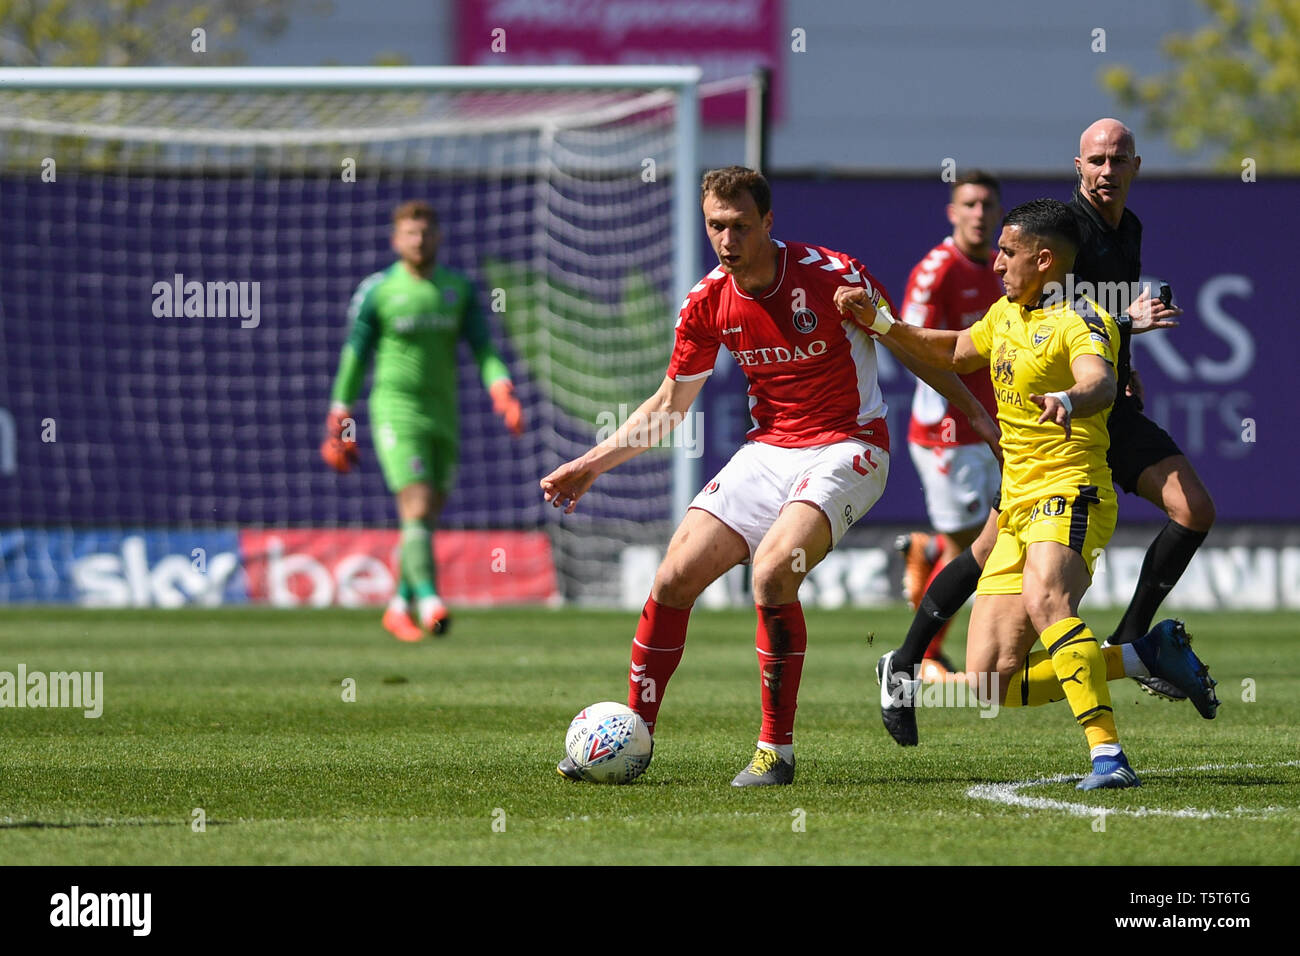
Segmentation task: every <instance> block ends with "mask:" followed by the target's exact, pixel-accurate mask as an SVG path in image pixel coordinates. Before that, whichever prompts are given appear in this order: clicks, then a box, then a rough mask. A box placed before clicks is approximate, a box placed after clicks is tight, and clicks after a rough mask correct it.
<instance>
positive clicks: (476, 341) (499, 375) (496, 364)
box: [460, 282, 510, 388]
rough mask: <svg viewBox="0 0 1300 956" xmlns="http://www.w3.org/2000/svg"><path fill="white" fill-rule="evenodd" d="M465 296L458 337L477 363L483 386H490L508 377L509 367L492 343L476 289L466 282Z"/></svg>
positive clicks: (463, 292) (463, 291)
mask: <svg viewBox="0 0 1300 956" xmlns="http://www.w3.org/2000/svg"><path fill="white" fill-rule="evenodd" d="M462 294H463V295H464V297H465V311H464V312H463V313H461V320H460V337H461V338H462V339H464V340H465V343H466V344H467V345H468V346H469V350H470V352H471V353H473V355H474V361H475V362H476V363H477V364H478V372H479V377H480V378H481V379H482V380H483V387H484V388H491V387H492V386H493V385H494V384H496V383H497V382H499V381H501V380H502V379H507V380H508V379H509V378H510V369H509V368H507V367H506V363H505V362H503V361H502V360H501V356H500V355H498V354H497V350H496V348H495V347H493V345H492V333H491V332H490V331H489V330H488V324H487V320H486V319H485V318H484V317H483V310H482V308H480V307H479V302H478V290H477V289H475V288H474V286H473V284H471V283H469V282H466V283H465V285H464V288H463V290H462Z"/></svg>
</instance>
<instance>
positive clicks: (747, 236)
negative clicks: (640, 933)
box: [541, 166, 998, 787]
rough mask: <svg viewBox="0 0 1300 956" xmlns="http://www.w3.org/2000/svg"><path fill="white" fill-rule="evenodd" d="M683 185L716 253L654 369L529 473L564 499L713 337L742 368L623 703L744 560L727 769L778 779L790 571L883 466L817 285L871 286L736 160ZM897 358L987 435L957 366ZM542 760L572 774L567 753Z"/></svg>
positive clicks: (654, 591) (670, 659)
mask: <svg viewBox="0 0 1300 956" xmlns="http://www.w3.org/2000/svg"><path fill="white" fill-rule="evenodd" d="M700 194H701V205H702V207H703V212H704V223H705V228H706V230H707V232H708V235H709V240H710V242H711V243H712V245H713V251H714V252H715V253H716V254H717V256H718V263H719V265H718V268H716V269H714V270H713V271H712V272H710V273H709V274H708V275H707V276H705V277H704V278H703V279H702V280H700V282H698V283H697V284H696V285H695V287H694V288H693V289H691V291H690V294H689V295H688V296H687V298H686V301H685V302H683V303H682V307H681V312H680V315H679V317H678V320H677V330H676V340H675V344H674V347H673V353H672V358H671V359H670V360H669V364H668V373H667V376H666V377H665V378H664V381H663V383H662V384H661V385H660V386H659V389H658V390H657V391H656V392H655V394H654V395H652V396H651V397H650V398H649V399H647V400H646V401H645V402H644V403H642V405H641V406H640V407H639V408H638V409H637V410H636V411H635V412H634V413H633V414H632V416H631V417H630V418H629V419H628V420H627V421H626V422H625V423H624V424H623V426H622V427H621V428H620V429H619V430H618V431H617V432H616V433H615V434H614V435H612V436H610V437H609V438H608V439H606V440H605V441H603V442H601V443H600V444H599V445H597V446H595V447H594V448H592V449H590V450H589V451H588V452H587V453H586V454H584V455H582V456H581V457H580V458H576V459H574V460H573V461H570V462H568V463H566V464H564V465H561V466H560V467H559V468H557V469H555V471H553V472H551V473H550V474H549V475H547V476H546V477H545V478H543V479H542V480H541V486H542V490H543V493H544V494H545V497H546V500H547V501H550V502H552V504H553V505H554V506H556V507H561V506H564V507H565V511H566V513H568V512H571V511H573V509H574V507H575V506H576V505H577V502H578V499H579V498H581V497H582V495H583V494H585V493H586V492H587V490H588V489H589V488H590V487H591V485H592V483H593V482H594V481H595V480H596V478H597V477H598V476H599V475H601V474H602V473H604V472H606V471H608V470H609V469H611V468H613V467H614V466H616V465H618V464H620V463H622V462H624V461H627V460H628V459H630V458H632V457H634V456H636V455H638V454H640V453H641V452H643V451H645V450H646V448H648V447H650V446H652V445H654V444H655V443H657V442H658V441H659V440H660V439H661V438H662V437H663V436H665V435H667V434H668V433H669V432H670V431H671V430H672V428H673V427H675V426H676V424H678V423H679V422H680V421H681V419H682V416H684V415H685V413H686V411H687V410H688V409H689V408H690V406H691V403H692V402H693V401H694V400H695V397H696V395H698V394H699V392H700V389H701V388H702V387H703V385H704V381H705V379H707V378H708V376H709V375H710V374H711V373H712V372H713V366H714V362H715V361H716V359H717V354H718V349H719V348H723V347H725V348H726V349H728V350H729V351H730V352H731V354H732V356H733V357H734V358H735V360H736V362H737V364H738V365H740V367H741V369H742V371H743V372H744V373H745V377H746V378H747V379H748V381H749V406H750V416H751V418H752V419H753V427H752V428H751V429H750V430H749V432H748V434H747V435H746V438H747V441H746V442H745V444H744V445H743V446H742V447H741V448H740V449H739V450H738V451H737V452H736V453H735V454H734V455H733V456H732V458H731V460H730V461H729V462H728V463H727V464H726V465H725V466H724V467H723V469H722V470H721V471H720V472H718V474H717V475H716V476H715V477H714V478H713V480H712V481H710V482H709V483H708V484H706V485H705V486H704V488H703V490H701V491H700V493H699V494H698V495H696V497H695V500H694V501H693V502H692V503H691V506H690V508H689V510H688V511H687V512H686V515H685V516H684V517H683V519H682V523H681V524H680V525H679V526H678V528H677V531H676V533H675V534H674V535H673V538H672V541H671V542H669V545H668V553H667V554H666V556H665V557H664V560H663V563H662V564H660V566H659V570H658V571H657V572H656V574H655V581H654V585H653V587H652V588H651V591H650V598H649V600H647V601H646V604H645V608H644V610H643V611H642V612H641V618H640V621H639V623H638V625H637V630H636V637H635V638H634V639H633V641H632V663H631V669H630V672H629V679H628V706H629V707H631V708H632V709H633V710H635V711H636V712H637V713H638V714H640V715H641V717H642V719H644V720H645V722H646V724H647V725H649V727H650V729H651V731H652V732H653V730H654V727H655V721H656V719H657V717H658V712H659V706H660V703H661V701H662V699H663V691H664V688H665V686H666V685H667V683H668V680H669V678H671V677H672V674H673V672H674V671H675V670H676V668H677V665H678V663H679V662H680V660H681V657H682V652H683V650H684V648H685V644H686V626H687V622H688V620H689V618H690V612H691V606H692V605H693V604H694V603H695V599H696V598H697V597H698V596H699V595H700V593H701V592H703V590H704V589H705V588H706V587H708V585H710V584H711V583H713V581H715V580H716V579H717V578H718V577H720V576H721V575H722V574H724V573H725V572H726V571H727V570H729V569H730V568H732V567H734V566H735V565H737V564H741V563H743V562H747V561H748V562H752V564H753V577H754V603H755V605H756V607H757V612H758V630H757V650H758V659H759V671H760V675H761V689H760V692H761V697H762V713H763V721H762V727H761V729H760V732H759V737H758V748H757V750H756V751H755V753H754V757H753V759H752V760H751V761H750V763H749V765H748V766H747V767H746V768H745V769H744V770H742V771H741V772H740V773H739V774H738V775H737V776H736V778H735V779H734V780H733V781H732V785H733V786H738V787H747V786H767V785H771V784H787V783H791V782H792V781H793V779H794V747H793V742H792V741H793V731H794V714H795V705H796V699H797V697H798V693H799V679H800V676H801V673H802V671H803V658H804V651H805V648H806V646H807V639H808V635H807V628H806V626H805V624H804V617H803V609H802V608H801V607H800V605H799V586H800V584H801V583H802V582H803V579H804V577H805V576H806V575H807V573H808V572H809V571H811V570H812V569H813V568H814V567H816V566H817V564H818V562H820V561H821V560H822V558H824V557H825V556H826V554H827V553H828V552H829V551H830V549H831V548H832V547H833V546H834V545H835V543H836V542H837V541H839V540H840V538H841V536H843V534H844V532H845V531H847V530H848V528H849V526H850V525H852V524H853V522H854V521H856V520H857V519H858V518H860V517H861V516H862V515H863V514H865V513H866V511H867V510H868V509H869V508H871V506H872V505H874V504H875V502H876V500H877V499H878V498H879V497H880V495H881V493H882V492H883V491H884V489H885V480H886V477H887V475H888V472H889V434H888V431H887V429H886V426H885V403H884V401H883V398H882V396H881V393H880V386H879V383H878V381H877V376H876V347H875V344H874V333H872V332H870V331H869V330H868V329H866V328H864V327H863V326H861V325H859V324H858V323H857V320H856V319H854V318H852V317H851V316H850V317H846V316H842V315H841V314H840V313H839V310H838V309H837V308H836V307H835V291H836V289H839V288H843V287H846V286H847V287H852V288H858V289H863V290H865V291H866V292H867V293H868V295H869V296H871V297H873V298H874V300H875V301H880V298H881V297H884V299H885V301H886V302H888V301H889V300H888V297H887V296H884V292H883V290H882V289H881V288H880V286H879V284H878V283H877V282H876V281H875V278H874V277H873V276H871V274H870V273H868V272H867V270H866V269H865V268H864V267H863V265H862V264H861V263H860V262H858V261H857V260H856V259H854V258H852V257H851V256H846V255H843V254H842V253H837V252H832V251H830V250H828V249H825V248H823V247H820V246H810V245H806V244H804V243H788V244H787V243H782V242H778V241H776V240H774V239H772V237H771V229H772V212H771V189H770V188H769V186H768V184H767V181H766V180H765V179H764V178H763V177H762V176H761V175H759V174H758V173H756V172H754V171H753V170H750V169H745V168H744V167H740V166H731V167H728V168H726V169H717V170H712V171H710V172H708V173H706V174H705V176H704V179H703V182H702V183H701V189H700ZM899 360H900V361H901V362H902V363H903V364H904V365H905V366H907V367H908V368H909V369H911V370H912V371H913V372H914V373H915V374H917V375H919V376H921V377H923V378H924V379H925V380H926V381H928V382H930V383H931V384H932V385H933V386H934V387H935V388H937V389H938V390H939V391H940V392H941V393H943V394H945V395H947V396H949V397H950V398H951V399H952V400H953V401H954V402H955V403H956V404H957V405H958V406H959V407H961V408H962V409H963V410H964V411H966V412H967V413H968V414H969V415H971V416H972V420H973V421H975V422H976V427H977V428H978V429H979V430H980V434H981V435H983V436H984V437H985V439H986V440H987V441H988V442H989V443H990V445H993V444H996V442H997V437H998V433H997V427H996V425H995V424H994V422H993V420H992V419H991V418H990V417H989V416H988V414H987V413H986V412H985V411H984V409H983V408H982V407H981V406H980V405H979V403H978V402H977V401H976V399H975V398H974V396H972V395H971V394H970V392H969V391H968V390H967V389H966V388H965V386H963V385H962V384H961V381H960V379H958V378H957V377H956V376H955V375H953V374H952V373H949V372H936V371H933V370H930V369H927V368H926V367H925V366H923V365H921V364H920V363H918V362H915V361H913V360H912V359H910V358H909V357H907V356H906V355H903V354H899ZM557 769H558V770H559V772H560V773H561V774H562V775H564V776H566V777H569V778H571V779H579V777H578V773H577V768H576V767H575V766H574V765H573V763H572V761H570V760H569V759H568V758H567V757H566V758H565V759H564V760H563V761H561V762H560V765H559V767H558V768H557Z"/></svg>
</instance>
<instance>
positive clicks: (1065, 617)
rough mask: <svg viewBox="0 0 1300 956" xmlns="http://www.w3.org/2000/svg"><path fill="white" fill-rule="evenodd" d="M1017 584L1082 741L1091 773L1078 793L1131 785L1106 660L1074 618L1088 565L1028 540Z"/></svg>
mask: <svg viewBox="0 0 1300 956" xmlns="http://www.w3.org/2000/svg"><path fill="white" fill-rule="evenodd" d="M1022 581H1023V585H1022V586H1023V594H1024V599H1025V611H1026V613H1027V614H1028V615H1029V621H1030V624H1031V625H1032V626H1033V628H1034V630H1035V631H1037V632H1038V634H1039V637H1040V638H1041V639H1042V641H1043V646H1044V647H1045V648H1047V654H1048V656H1049V657H1050V658H1051V661H1052V667H1053V669H1054V670H1055V671H1056V676H1057V679H1058V680H1059V681H1060V682H1061V689H1062V690H1063V691H1065V699H1066V700H1067V701H1068V702H1069V704H1070V710H1071V711H1072V712H1073V713H1074V718H1075V720H1077V721H1078V722H1079V725H1080V726H1081V727H1082V728H1083V733H1084V736H1085V737H1086V738H1087V740H1088V747H1089V752H1090V756H1091V757H1092V764H1093V771H1092V773H1091V774H1089V775H1088V776H1087V777H1085V778H1084V780H1083V781H1082V782H1081V783H1080V785H1079V786H1080V788H1081V789H1085V790H1088V789H1093V788H1095V787H1116V786H1120V787H1123V786H1136V785H1137V784H1138V779H1137V775H1136V774H1134V773H1133V771H1132V768H1130V767H1129V766H1128V760H1127V758H1125V756H1124V751H1123V749H1122V748H1121V747H1120V744H1119V731H1118V730H1117V729H1116V727H1115V712H1114V709H1113V708H1112V707H1111V700H1110V689H1109V687H1107V684H1106V680H1107V674H1106V659H1105V657H1104V655H1103V654H1102V651H1101V646H1100V645H1099V644H1098V642H1097V639H1096V638H1095V637H1094V636H1093V634H1092V631H1091V630H1089V629H1088V625H1087V624H1085V623H1084V622H1083V621H1082V620H1080V619H1079V616H1078V612H1079V601H1080V600H1082V598H1083V595H1084V593H1085V592H1086V591H1087V590H1088V586H1089V584H1090V583H1091V581H1092V576H1091V575H1090V574H1089V572H1088V565H1087V564H1086V563H1085V562H1084V560H1083V557H1082V556H1081V555H1080V554H1079V553H1078V552H1076V551H1073V550H1071V549H1070V548H1068V547H1067V546H1065V545H1063V544H1060V543H1058V542H1055V541H1034V542H1031V543H1030V544H1029V545H1028V547H1027V548H1026V549H1025V570H1024V574H1023V578H1022ZM1026 650H1027V649H1026Z"/></svg>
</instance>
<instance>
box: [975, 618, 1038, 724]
mask: <svg viewBox="0 0 1300 956" xmlns="http://www.w3.org/2000/svg"><path fill="white" fill-rule="evenodd" d="M1037 639H1038V632H1037V631H1035V630H1034V628H1033V625H1031V624H1030V622H1029V614H1028V612H1027V611H1026V610H1025V602H1024V597H1023V595H1020V594H979V595H976V597H975V606H974V607H973V608H972V609H971V613H970V629H969V633H968V634H967V637H966V680H967V683H969V685H970V688H971V690H973V691H975V692H977V693H980V694H986V695H990V696H993V697H996V698H997V702H998V703H1001V701H1002V698H1003V697H1004V696H1005V694H1006V688H1008V687H1010V686H1011V680H1012V678H1013V677H1014V676H1015V675H1016V673H1017V672H1018V671H1019V669H1020V666H1021V663H1022V662H1023V661H1024V659H1025V655H1026V653H1028V651H1029V648H1031V647H1033V645H1034V641H1036V640H1037ZM992 702H993V701H992V700H989V699H984V698H983V697H982V698H981V700H980V703H982V704H985V705H987V704H989V703H992Z"/></svg>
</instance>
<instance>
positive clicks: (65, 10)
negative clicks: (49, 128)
mask: <svg viewBox="0 0 1300 956" xmlns="http://www.w3.org/2000/svg"><path fill="white" fill-rule="evenodd" d="M330 9H331V4H330V3H329V2H328V0H212V2H208V3H195V2H194V0H101V2H94V0H89V2H88V0H0V65H3V66H188V65H191V64H195V63H198V64H202V65H212V66H229V65H232V64H239V63H242V62H244V59H245V57H244V54H243V52H242V51H240V50H238V49H235V48H233V47H232V46H231V45H230V44H229V40H230V38H231V37H233V36H234V35H235V33H237V32H238V31H240V30H249V31H251V32H252V33H253V34H254V35H258V36H261V37H263V38H266V39H274V38H275V37H277V36H279V35H280V34H282V33H283V32H284V30H285V28H286V27H287V26H288V25H289V19H290V16H291V15H296V14H298V13H307V14H314V15H320V14H324V13H327V12H329V10H330ZM196 27H202V28H203V30H204V31H206V34H207V36H206V46H207V51H206V52H204V53H201V54H200V53H195V52H194V51H193V49H192V42H193V41H192V35H191V34H192V31H193V30H194V29H195V28H196Z"/></svg>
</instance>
